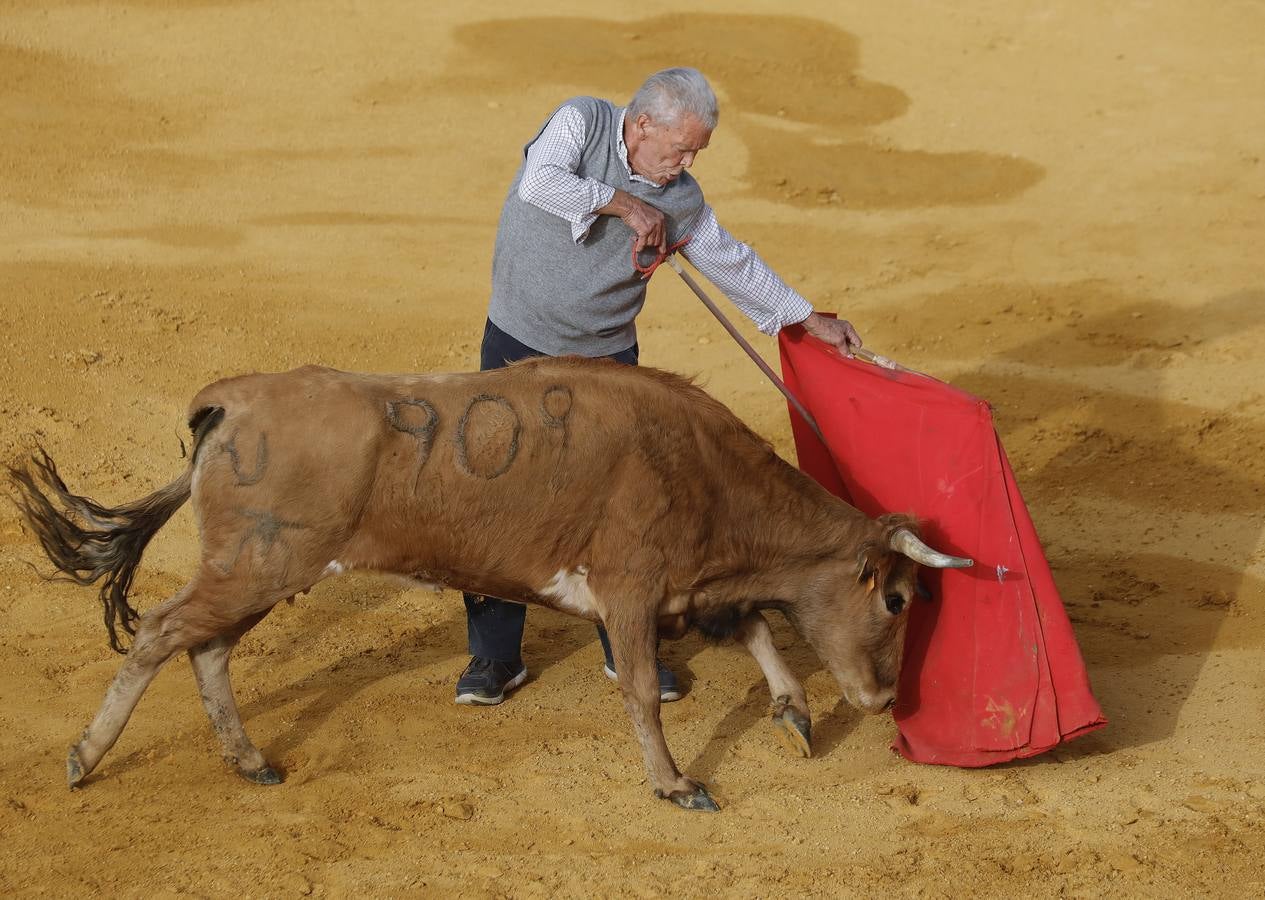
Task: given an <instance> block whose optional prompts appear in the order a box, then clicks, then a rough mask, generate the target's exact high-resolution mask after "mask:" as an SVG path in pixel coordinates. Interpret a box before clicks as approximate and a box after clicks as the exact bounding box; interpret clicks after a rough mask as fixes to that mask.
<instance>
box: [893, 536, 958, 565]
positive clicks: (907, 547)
mask: <svg viewBox="0 0 1265 900" xmlns="http://www.w3.org/2000/svg"><path fill="white" fill-rule="evenodd" d="M891 546H892V549H893V550H895V551H896V552H898V553H903V554H905V555H906V556H908V557H909V558H910V559H912V560H913V561H914V562H917V563H922V564H923V565H924V566H930V567H931V568H933V569H965V568H968V567H970V566H973V565H975V560H973V559H966V558H964V557H961V556H949V555H948V554H947V553H941V552H939V551H938V550H932V549H931V548H930V547H928V546H927V545H926V544H924V543H923V542H922V541H920V540H918V538H917V537H916V536H915V535H914V533H913V532H912V531H910V530H909V529H908V528H897V529H896V530H895V531H893V532H892V541H891Z"/></svg>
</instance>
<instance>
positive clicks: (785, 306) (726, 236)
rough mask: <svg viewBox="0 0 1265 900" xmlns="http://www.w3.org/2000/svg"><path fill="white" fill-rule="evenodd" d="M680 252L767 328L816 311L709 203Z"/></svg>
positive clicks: (770, 331)
mask: <svg viewBox="0 0 1265 900" xmlns="http://www.w3.org/2000/svg"><path fill="white" fill-rule="evenodd" d="M681 252H682V253H684V254H685V256H686V258H687V259H688V260H689V261H690V263H691V264H693V266H694V268H696V269H698V270H699V271H700V272H701V273H703V275H705V276H706V277H707V279H708V280H709V281H711V282H712V283H713V284H715V285H716V286H717V287H718V288H720V289H721V290H722V291H724V292H725V296H726V297H728V298H729V299H730V300H732V301H733V304H734V306H736V307H738V309H740V310H741V311H742V313H743V314H744V315H745V316H746V317H747V318H749V319H750V320H751V321H752V322H754V323H755V326H756V328H758V329H760V331H761V332H763V333H764V334H768V335H774V334H777V333H778V332H779V331H781V330H782V328H784V327H785V326H787V325H793V324H795V323H796V322H802V321H804V319H807V318H808V317H809V316H810V315H811V314H812V312H813V307H812V304H810V303H809V302H808V301H807V300H805V299H804V298H803V297H801V296H800V295H799V293H798V292H797V291H795V289H794V288H792V287H791V286H790V285H788V284H787V283H786V282H785V281H783V280H782V279H781V278H779V277H778V275H777V273H776V272H774V271H773V270H772V269H770V268H769V267H768V265H766V264H765V262H764V260H762V259H760V255H759V254H758V253H756V252H755V250H753V249H752V248H751V247H750V246H749V245H747V244H744V243H742V241H739V240H738V239H737V238H735V237H734V236H733V235H731V234H730V233H729V232H727V231H726V230H725V229H724V228H722V227H721V226H720V223H719V222H717V221H716V214H715V212H713V211H712V208H711V206H704V207H703V209H702V211H701V212H700V213H699V217H698V222H697V224H696V225H695V227H694V231H693V235H692V237H691V238H690V243H689V244H688V245H687V246H686V247H685V248H683V249H682V251H681Z"/></svg>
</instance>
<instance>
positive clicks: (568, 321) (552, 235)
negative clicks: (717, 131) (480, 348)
mask: <svg viewBox="0 0 1265 900" xmlns="http://www.w3.org/2000/svg"><path fill="white" fill-rule="evenodd" d="M563 106H573V107H575V108H576V109H578V110H579V111H580V113H581V114H582V115H583V116H584V124H585V132H584V137H585V140H584V151H583V153H582V155H581V157H580V165H579V168H578V169H577V170H576V174H577V175H579V176H581V177H583V178H592V179H595V180H597V181H600V182H602V183H604V184H608V185H610V186H611V187H614V188H618V189H619V190H622V191H627V192H628V193H630V194H632V195H633V196H634V197H637V198H639V199H641V200H644V201H646V202H647V203H649V204H650V205H651V206H654V207H656V208H658V209H659V210H661V211H662V212H663V214H664V216H665V217H666V219H667V222H668V240H669V241H670V242H673V243H675V242H676V241H678V240H680V239H681V237H683V236H684V235H685V234H688V233H689V228H690V227H691V226H692V225H693V223H694V221H695V219H696V218H697V217H698V214H699V213H700V212H701V211H702V209H703V191H702V189H701V188H700V187H699V186H698V182H696V181H695V180H694V179H693V178H692V177H691V176H690V173H689V172H682V173H681V174H680V176H679V177H677V178H675V179H674V180H672V181H671V182H669V183H668V184H667V185H665V186H664V187H661V188H659V187H655V186H654V185H651V184H646V183H644V182H640V181H633V180H631V179H630V178H629V175H628V171H627V169H625V168H624V164H623V162H622V161H621V160H620V158H619V149H618V146H617V141H618V139H619V136H620V135H619V133H618V130H619V116H620V112H621V110H620V108H618V107H616V106H614V105H613V104H611V103H610V102H609V101H606V100H599V99H597V98H595V97H576V98H573V99H571V100H568V101H567V102H566V103H564V104H563ZM559 108H561V107H559ZM546 124H548V120H546ZM541 131H544V125H542V126H541ZM538 137H540V132H537V133H536V137H534V138H532V140H531V141H529V142H528V143H527V145H526V146H525V147H524V148H523V156H524V159H525V158H526V155H527V148H528V147H530V146H531V144H532V143H533V142H534V141H535V140H536V138H538ZM522 178H523V166H522V165H520V166H519V168H518V174H517V175H516V176H515V177H514V183H513V184H511V185H510V191H509V196H508V197H506V198H505V206H504V207H503V208H502V209H501V221H500V224H499V226H498V227H497V232H496V249H495V251H494V254H493V257H492V300H491V303H490V304H489V306H488V318H489V319H491V320H492V322H493V324H495V325H496V326H497V327H498V328H500V329H501V330H502V331H504V332H506V333H507V334H509V335H511V336H512V337H515V338H517V339H518V340H519V341H521V342H522V343H524V344H526V345H527V346H528V347H531V348H532V349H534V350H538V351H540V352H541V353H547V354H549V355H551V356H562V355H564V354H569V353H574V354H579V355H580V356H609V355H611V354H614V353H619V352H621V351H623V350H627V349H628V348H629V347H631V346H632V345H633V344H634V343H636V341H637V329H636V326H635V325H634V323H633V320H634V319H635V318H636V317H637V313H639V312H641V307H642V305H643V304H644V303H645V301H646V283H645V282H644V281H641V280H640V276H639V275H638V274H637V272H636V271H634V270H633V267H632V259H631V253H632V245H633V239H634V237H635V235H634V233H633V231H632V229H631V228H629V227H628V226H627V225H625V224H624V223H623V222H622V221H621V220H620V219H619V218H618V217H616V216H598V217H597V221H595V222H594V223H593V227H592V228H591V229H590V230H589V234H588V237H587V238H586V239H585V240H584V241H583V242H582V243H580V244H576V243H575V242H574V241H573V240H572V239H571V226H570V224H569V223H568V222H567V221H565V220H564V219H561V218H559V217H558V216H555V215H553V214H552V213H547V212H545V211H544V210H542V209H539V208H538V207H535V206H532V205H531V204H530V203H527V202H525V201H523V200H520V199H519V196H518V185H519V182H520V181H521V180H522ZM649 257H650V254H646V257H645V258H646V259H647V260H648V259H649Z"/></svg>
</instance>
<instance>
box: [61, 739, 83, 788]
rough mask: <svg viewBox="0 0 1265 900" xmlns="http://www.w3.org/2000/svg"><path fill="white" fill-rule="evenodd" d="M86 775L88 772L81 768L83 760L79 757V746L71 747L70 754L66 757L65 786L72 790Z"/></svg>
mask: <svg viewBox="0 0 1265 900" xmlns="http://www.w3.org/2000/svg"><path fill="white" fill-rule="evenodd" d="M87 777H88V773H87V772H85V771H84V770H83V760H81V759H80V758H79V748H78V747H77V746H76V747H71V748H70V755H69V756H67V757H66V785H67V787H69V788H70V789H71V790H72V791H73V790H74V789H75V788H77V787H79V784H80V782H82V781H83V780H84V779H85V778H87Z"/></svg>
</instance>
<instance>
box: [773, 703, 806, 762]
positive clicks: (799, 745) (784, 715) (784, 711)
mask: <svg viewBox="0 0 1265 900" xmlns="http://www.w3.org/2000/svg"><path fill="white" fill-rule="evenodd" d="M773 724H774V725H776V726H777V727H778V734H779V735H781V737H782V740H783V741H785V742H786V745H787V746H788V747H790V748H791V750H793V751H795V752H796V753H798V754H799V755H800V756H802V757H804V758H805V759H808V758H809V757H811V756H812V755H813V723H812V721H811V720H810V719H809V718H808V717H807V716H806V715H804V714H803V713H802V712H800V711H799V710H797V709H795V707H793V706H784V707H782V708H781V709H779V710H776V711H774V713H773Z"/></svg>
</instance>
